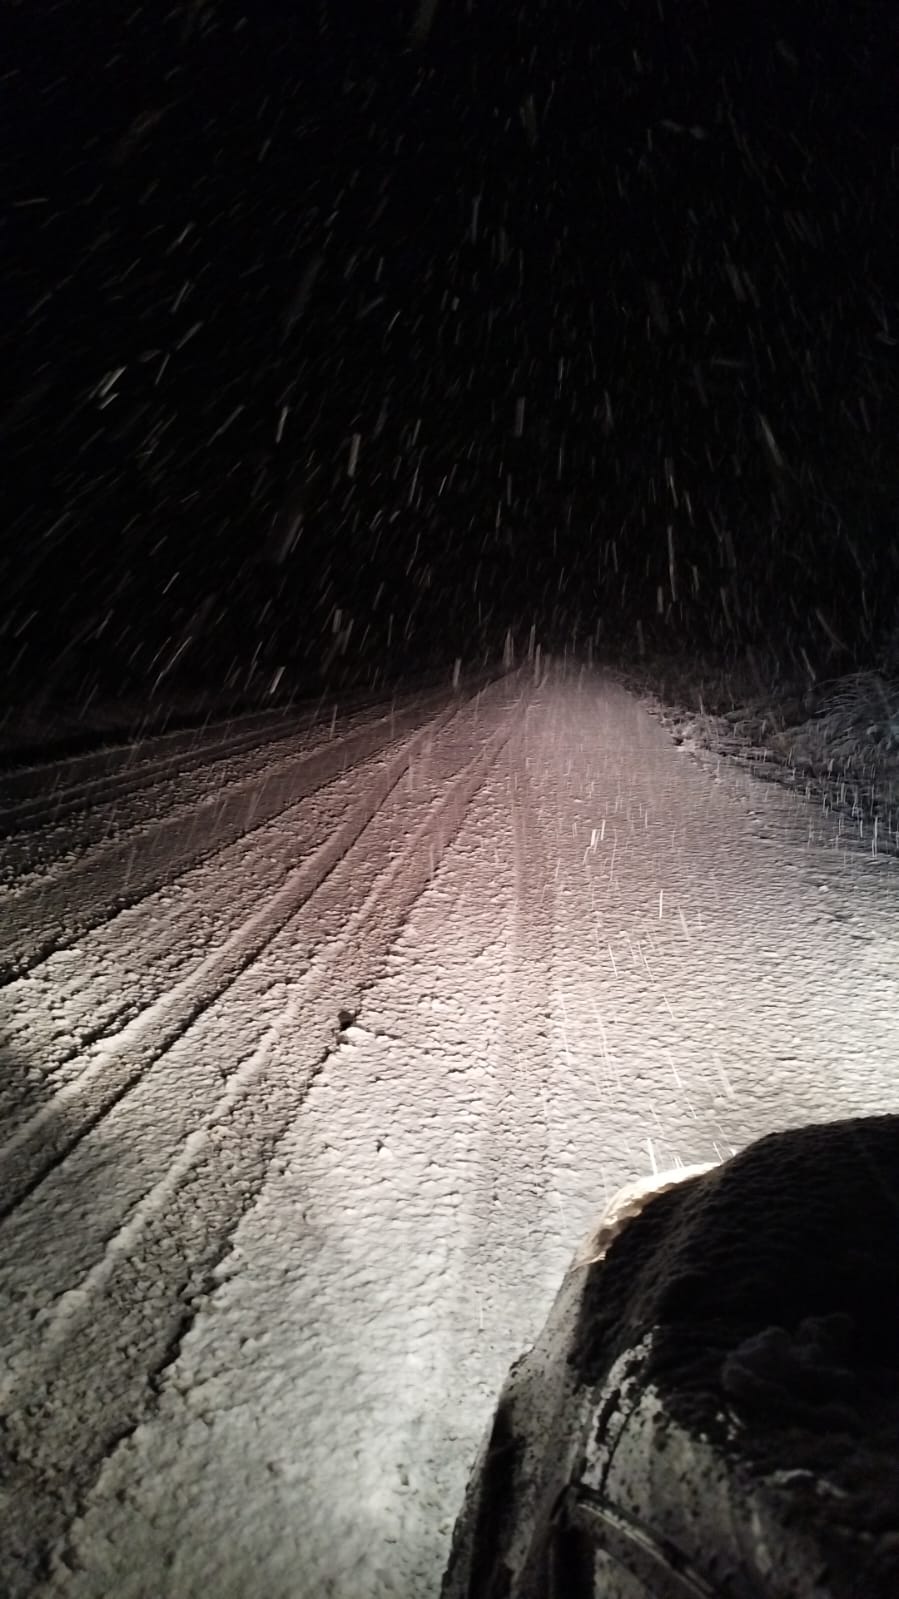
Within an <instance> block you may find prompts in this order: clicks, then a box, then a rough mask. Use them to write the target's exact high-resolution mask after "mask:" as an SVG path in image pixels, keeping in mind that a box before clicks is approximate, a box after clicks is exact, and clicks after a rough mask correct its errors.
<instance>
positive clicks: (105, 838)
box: [0, 691, 447, 893]
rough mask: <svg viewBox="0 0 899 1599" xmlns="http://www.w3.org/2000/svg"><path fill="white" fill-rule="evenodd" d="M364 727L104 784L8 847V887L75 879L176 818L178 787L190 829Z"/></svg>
mask: <svg viewBox="0 0 899 1599" xmlns="http://www.w3.org/2000/svg"><path fill="white" fill-rule="evenodd" d="M446 699H447V695H446V692H445V691H444V692H442V693H440V694H438V695H432V696H431V697H430V699H429V700H427V701H425V700H424V699H418V700H416V704H415V708H416V710H417V711H418V712H419V713H420V714H425V713H429V712H430V711H431V710H433V708H434V706H435V705H440V704H445V703H446ZM380 709H381V710H382V711H383V713H384V714H383V716H382V717H381V718H380V719H379V720H381V721H382V722H383V721H385V720H386V719H387V717H388V716H392V717H393V719H394V721H395V718H396V714H397V712H396V708H395V707H391V708H390V710H389V711H388V710H386V709H385V708H384V706H383V702H382V703H381V706H380ZM360 725H362V726H366V727H368V728H369V729H371V728H372V727H373V725H374V723H373V721H372V718H371V717H369V718H367V719H363V718H362V717H361V716H360V715H345V716H344V717H342V719H341V725H340V728H339V729H338V730H337V731H336V733H335V728H334V727H330V728H329V727H328V726H323V727H322V726H320V727H319V728H318V730H317V736H316V730H315V729H314V728H304V727H302V726H301V725H300V723H299V722H298V723H297V725H296V727H295V728H294V729H293V731H291V732H284V730H283V729H282V730H281V731H280V733H279V735H278V736H277V737H276V736H274V731H273V732H271V733H270V734H269V735H268V736H267V737H259V736H257V737H255V738H253V739H252V740H248V741H246V746H245V748H243V749H242V750H241V749H237V750H229V751H226V752H225V753H221V752H220V750H218V749H216V750H214V751H212V752H211V754H210V758H209V759H208V761H207V760H203V759H202V758H201V757H198V758H197V759H196V760H194V761H189V762H188V763H187V764H183V763H181V762H179V761H178V760H173V761H172V762H171V763H167V764H169V765H170V770H168V771H167V772H162V773H160V774H159V776H158V778H157V777H154V776H150V775H147V776H146V777H145V778H143V779H141V780H140V781H139V782H136V783H131V782H129V781H128V774H127V773H123V774H121V778H120V780H119V782H118V783H117V784H116V783H113V784H112V785H107V784H106V783H105V782H104V781H103V780H98V781H97V784H96V795H95V796H94V798H93V803H90V799H86V800H85V799H82V798H80V797H79V798H78V799H77V800H76V801H73V803H72V804H71V806H66V805H64V806H63V807H62V817H63V818H65V817H66V815H68V820H65V819H60V817H59V816H57V814H56V809H55V806H54V807H53V810H52V813H51V814H49V815H47V816H46V817H44V819H43V821H42V822H41V824H40V826H38V827H36V828H35V829H34V830H32V829H22V830H20V831H18V832H13V833H12V834H11V836H7V837H6V838H5V839H4V840H3V844H2V859H0V871H2V877H3V879H4V880H5V881H7V882H9V883H17V885H18V890H17V891H18V892H19V893H21V892H22V889H23V888H25V887H26V886H29V887H30V886H36V885H37V883H38V882H42V881H43V882H45V881H46V880H48V879H50V878H52V877H53V876H55V875H59V874H60V873H61V872H62V873H65V872H70V871H71V870H72V866H73V865H74V864H75V862H76V861H77V860H78V858H79V857H83V856H85V855H87V854H88V853H89V852H90V851H91V850H96V849H98V848H103V847H108V845H109V844H110V842H113V841H114V842H116V843H118V844H120V845H121V844H123V843H124V842H125V841H126V839H127V838H131V837H133V836H134V835H135V834H136V833H139V832H140V831H141V830H142V829H144V828H146V827H147V826H148V825H153V823H154V822H155V820H156V817H157V816H158V815H159V812H160V810H167V811H168V812H169V814H170V815H174V811H173V808H172V806H171V804H170V800H171V792H172V787H173V784H174V783H175V782H177V794H178V801H177V805H178V811H179V813H180V814H181V816H182V817H183V818H184V822H185V826H187V827H189V826H190V823H191V813H192V812H194V811H201V810H202V808H203V807H204V806H208V807H212V806H213V805H217V804H219V803H220V801H221V796H222V794H223V792H225V791H226V790H228V789H234V788H235V787H236V786H237V785H238V784H240V783H244V784H249V785H251V786H253V787H255V786H257V785H258V784H260V783H261V782H263V781H272V780H273V779H274V778H276V776H277V774H278V772H279V771H280V772H287V770H288V769H289V768H290V767H291V766H292V765H295V763H296V761H297V759H298V758H300V757H308V756H309V755H311V754H315V753H318V752H324V751H325V750H326V749H333V748H334V747H335V745H336V744H337V743H338V741H340V740H343V739H345V738H346V737H347V736H348V735H349V734H351V733H353V732H355V731H358V729H359V727H360ZM119 791H121V792H119ZM86 806H88V807H89V808H85V807H86Z"/></svg>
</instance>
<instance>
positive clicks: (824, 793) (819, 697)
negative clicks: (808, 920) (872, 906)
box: [614, 660, 899, 855]
mask: <svg viewBox="0 0 899 1599" xmlns="http://www.w3.org/2000/svg"><path fill="white" fill-rule="evenodd" d="M614 675H615V676H617V677H618V678H619V679H620V680H621V681H622V682H624V683H626V684H627V686H628V687H630V688H632V689H634V690H635V691H636V692H637V693H638V694H639V695H640V698H641V700H642V701H643V703H644V704H645V705H646V707H647V709H648V710H650V711H651V712H652V713H653V715H655V716H656V717H658V719H659V721H660V722H661V723H662V724H663V726H665V727H667V728H668V729H669V730H670V732H671V735H672V737H673V738H674V740H675V742H676V743H678V744H682V745H684V746H686V747H687V748H689V749H691V750H693V751H695V752H696V753H697V754H712V755H715V756H722V755H723V756H727V757H728V758H729V759H732V760H734V761H736V762H737V763H738V764H740V765H742V766H744V767H745V768H747V769H749V770H751V771H752V772H753V774H754V775H755V776H756V777H758V778H760V779H763V780H765V781H768V782H775V783H779V784H781V785H782V786H783V787H786V788H792V789H794V790H795V791H796V792H797V793H800V794H803V795H804V796H805V797H806V798H807V799H809V800H812V801H814V802H815V803H816V804H819V805H821V807H822V809H824V810H827V811H831V812H832V813H833V814H834V815H835V816H836V817H837V818H838V819H839V825H840V828H841V830H844V831H845V833H846V835H847V838H854V839H855V840H856V841H857V842H858V843H859V844H861V846H862V847H864V848H869V849H870V850H871V852H872V853H873V854H878V853H884V854H891V855H896V854H899V677H897V676H896V675H895V674H887V673H885V672H877V671H865V672H853V673H850V674H847V675H845V676H843V677H838V678H830V679H828V680H826V681H821V682H816V683H814V684H809V683H805V684H799V685H797V684H796V683H795V682H785V683H780V684H776V683H775V684H772V685H771V686H767V687H766V686H765V684H764V683H763V682H762V681H761V680H760V675H759V674H758V673H754V672H753V671H752V670H751V669H750V668H749V667H747V666H744V667H742V668H740V667H738V668H733V669H730V670H725V669H724V668H721V667H711V668H704V667H702V666H701V665H695V664H688V663H686V662H683V661H670V660H657V661H654V662H653V661H648V662H647V663H646V664H645V665H644V666H640V667H633V666H629V667H627V668H621V669H617V670H616V671H615V674H614Z"/></svg>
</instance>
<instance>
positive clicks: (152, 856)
mask: <svg viewBox="0 0 899 1599" xmlns="http://www.w3.org/2000/svg"><path fill="white" fill-rule="evenodd" d="M440 697H441V698H442V699H444V700H445V698H446V696H445V695H442V696H440ZM457 704H458V701H456V702H455V703H454V704H453V705H452V707H451V708H450V711H449V712H448V714H452V712H453V711H454V710H455V708H456V706H457ZM420 717H421V706H420V704H415V705H414V706H412V707H409V708H408V709H407V710H405V711H404V712H401V713H399V714H397V715H393V714H388V715H387V716H385V717H382V718H379V720H378V722H377V723H375V724H374V726H375V728H376V729H378V731H376V732H373V729H372V724H370V723H369V724H366V725H365V726H363V727H362V728H359V729H358V730H356V731H355V732H352V733H349V734H347V735H346V736H345V737H343V738H341V739H337V740H334V741H332V742H330V743H329V744H328V745H326V746H325V747H324V748H315V749H313V750H311V751H309V752H307V753H305V754H301V755H299V756H297V758H296V760H295V761H292V762H289V763H286V770H285V771H283V772H276V773H274V774H270V775H269V776H267V777H266V776H264V775H263V777H262V778H261V780H260V777H259V776H258V775H257V776H254V777H249V778H247V779H245V780H244V781H243V782H241V783H240V784H238V785H237V786H236V787H235V788H234V789H231V790H226V791H225V792H224V794H223V793H221V792H219V793H216V794H213V795H211V796H209V797H208V798H207V799H206V800H204V801H203V803H202V805H201V806H200V807H198V808H197V810H196V811H194V812H193V813H192V816H193V821H194V828H193V830H192V831H191V830H188V828H187V827H186V824H185V818H184V816H183V815H181V814H180V813H178V812H177V811H176V812H174V813H170V814H168V815H166V816H164V817H162V818H160V820H159V821H158V822H157V823H156V824H155V825H154V826H153V827H149V828H147V827H145V828H143V829H141V830H139V831H138V833H137V834H136V835H129V836H125V837H123V838H120V839H117V840H114V841H113V842H111V843H110V844H108V845H107V846H106V847H101V848H100V849H98V850H97V851H96V853H95V854H93V855H89V856H88V857H87V858H85V859H84V860H82V861H80V862H78V863H76V864H75V865H73V866H71V868H69V869H67V870H63V871H62V872H61V873H60V874H59V875H58V876H56V877H50V879H49V880H46V879H43V880H39V881H38V882H37V883H34V884H27V885H25V886H24V887H23V888H22V889H21V890H20V891H18V892H16V891H12V892H10V893H8V894H7V896H6V900H7V911H6V921H5V924H4V927H3V929H2V931H0V982H3V981H6V982H8V981H9V980H10V979H11V978H13V977H15V976H19V975H21V974H23V973H24V972H27V971H29V970H31V969H32V968H33V967H34V966H36V965H37V964H38V963H39V962H40V961H42V960H44V959H46V957H47V956H48V955H50V954H52V953H53V951H54V950H58V949H62V948H64V947H65V946H66V945H67V944H68V943H71V942H73V941H74V940H76V939H77V938H78V937H79V936H81V935H82V934H84V933H86V932H89V931H90V929H91V928H92V927H96V926H97V925H98V924H99V923H100V922H102V921H106V920H108V919H109V916H110V914H111V913H115V912H118V911H121V910H123V909H126V908H128V907H130V906H132V905H135V904H137V902H138V901H139V900H141V899H143V898H144V897H146V895H147V894H149V893H152V892H153V891H154V889H156V888H159V887H160V886H161V885H162V884H163V883H165V882H166V881H170V880H171V878H172V877H173V876H176V875H177V874H178V873H179V872H182V871H184V870H185V868H187V867H188V866H192V865H195V864H197V863H199V862H201V861H203V860H206V859H208V858H209V857H210V856H211V855H213V854H215V853H216V852H217V851H219V850H221V849H223V848H226V847H227V846H228V845H230V844H232V843H233V842H234V841H235V840H236V839H238V838H242V837H244V836H246V834H248V833H250V832H252V831H254V830H255V829H257V828H259V827H261V826H263V825H264V824H265V823H267V822H269V821H271V820H272V818H273V817H274V816H276V815H278V814H279V812H281V811H283V810H285V809H286V808H287V807H288V806H290V805H292V804H296V803H297V801H298V800H300V799H302V798H305V797H308V795H309V794H310V793H311V792H313V791H314V790H315V789H316V788H320V787H322V786H323V785H324V784H325V783H327V782H330V781H331V780H332V779H333V778H334V777H335V776H336V775H338V774H339V773H340V772H343V771H345V770H346V769H347V768H348V767H349V766H351V765H355V764H357V763H358V762H360V761H362V760H364V759H366V758H369V757H371V756H372V755H377V754H378V753H379V752H380V750H382V749H383V748H385V747H386V746H388V745H389V744H391V743H393V742H395V740H396V738H397V737H398V736H402V735H403V734H404V733H406V732H411V731H414V723H415V722H416V721H420ZM410 723H412V724H413V725H412V726H409V724H410ZM204 812H208V813H209V821H210V822H211V824H212V825H211V826H210V827H209V828H208V830H207V831H205V832H203V833H202V834H201V831H200V822H201V820H205V819H206V818H205V817H204V816H203V813H204Z"/></svg>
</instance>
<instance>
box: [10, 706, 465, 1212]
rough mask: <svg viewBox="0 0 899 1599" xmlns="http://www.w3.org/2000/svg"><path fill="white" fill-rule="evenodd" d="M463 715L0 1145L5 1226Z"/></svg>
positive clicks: (402, 760) (428, 733) (375, 786)
mask: <svg viewBox="0 0 899 1599" xmlns="http://www.w3.org/2000/svg"><path fill="white" fill-rule="evenodd" d="M455 714H457V713H455V712H453V711H451V710H450V711H447V712H445V713H444V714H443V715H442V716H441V717H438V718H437V719H436V723H428V724H427V726H426V727H425V728H423V729H422V730H421V731H420V732H419V733H418V735H417V736H416V737H415V738H414V739H413V740H412V741H411V742H410V743H409V744H407V745H406V746H405V748H404V749H403V750H402V751H401V753H400V754H399V755H398V756H397V757H395V758H394V759H393V760H392V761H390V762H388V764H387V765H386V767H385V768H384V770H383V771H382V772H381V773H378V774H376V775H375V776H374V777H373V780H372V783H371V785H370V787H369V788H368V789H367V791H366V794H365V797H364V799H363V800H362V801H361V802H360V804H359V805H358V806H357V807H355V808H354V809H353V810H352V811H351V813H350V814H349V815H348V816H347V817H346V818H345V819H344V820H343V822H342V823H341V824H340V825H339V826H338V828H337V829H336V831H335V832H334V833H332V834H331V836H330V837H329V838H327V839H326V840H325V841H324V843H322V844H320V845H319V847H318V848H317V849H316V850H315V851H314V853H313V854H312V855H311V856H310V858H309V859H308V860H304V861H303V862H302V863H301V865H300V866H298V867H296V868H295V870H294V871H292V872H291V873H290V874H289V875H288V877H287V879H286V881H285V883H284V884H283V886H282V888H281V889H280V890H279V892H278V893H277V894H275V896H274V897H273V898H272V899H270V900H267V901H266V902H265V904H263V905H261V906H260V907H259V909H258V910H257V911H255V912H254V914H253V915H251V916H250V917H249V918H247V920H246V921H244V922H243V923H242V924H241V925H240V926H239V927H238V928H237V929H235V931H234V932H232V933H231V934H229V936H228V937H227V938H226V939H225V941H224V942H223V944H222V945H221V947H220V948H218V949H215V950H213V951H212V952H211V953H210V954H209V955H207V956H206V957H205V959H203V960H202V961H201V962H200V963H199V965H198V966H196V967H195V968H194V969H193V970H192V971H191V972H189V973H188V975H187V976H186V977H184V978H182V980H181V981H180V982H178V983H176V984H175V986H174V987H173V988H171V989H169V990H168V991H166V992H165V993H163V994H162V995H161V996H160V998H159V999H157V1000H156V1001H155V1002H154V1003H153V1004H151V1005H150V1006H148V1007H147V1008H146V1009H145V1010H143V1011H141V1012H140V1014H139V1015H138V1016H136V1017H135V1018H134V1020H133V1021H131V1022H129V1023H127V1024H126V1026H125V1027H124V1028H122V1029H121V1031H120V1032H119V1033H117V1034H114V1035H112V1036H111V1037H108V1038H105V1039H103V1040H101V1041H100V1042H98V1043H97V1044H96V1045H94V1046H93V1047H92V1048H90V1049H89V1050H88V1051H87V1052H86V1055H85V1056H83V1057H82V1061H83V1064H82V1065H81V1068H80V1070H79V1071H78V1072H77V1075H75V1076H73V1077H71V1078H70V1080H69V1081H68V1082H66V1083H65V1084H64V1086H63V1087H62V1088H60V1089H59V1091H58V1092H57V1093H56V1094H55V1095H54V1096H53V1097H52V1098H51V1099H49V1100H47V1101H46V1103H45V1104H43V1105H42V1106H41V1108H40V1109H39V1110H38V1111H37V1112H36V1113H35V1114H33V1115H31V1116H29V1117H28V1119H27V1120H26V1121H25V1122H24V1123H23V1124H22V1125H21V1126H20V1127H18V1128H17V1129H16V1130H15V1131H14V1132H13V1133H12V1135H11V1136H10V1137H8V1138H7V1139H6V1141H5V1142H4V1143H3V1145H2V1146H0V1194H2V1199H0V1220H2V1219H3V1218H4V1217H5V1216H7V1215H9V1214H10V1212H11V1211H13V1210H14V1209H15V1208H16V1206H17V1205H18V1204H20V1203H21V1201H22V1199H23V1198H25V1197H26V1196H27V1195H28V1194H29V1193H31V1192H32V1191H33V1190H34V1189H35V1187H36V1186H37V1184H38V1183H40V1182H41V1181H42V1179H43V1177H44V1176H45V1175H46V1174H47V1173H48V1172H49V1171H51V1170H52V1169H53V1168H54V1167H55V1166H57V1165H58V1164H59V1163H60V1161H62V1160H64V1159H65V1157H66V1155H67V1154H68V1153H69V1151H70V1150H71V1149H72V1148H74V1146H75V1144H77V1142H78V1141H79V1139H80V1138H82V1137H83V1136H84V1135H85V1133H87V1132H89V1131H90V1129H91V1128H93V1127H95V1126H96V1125H97V1123H98V1122H99V1121H100V1120H101V1119H102V1117H104V1116H105V1115H106V1114H107V1113H108V1112H109V1111H110V1110H111V1109H112V1108H113V1106H114V1105H116V1104H117V1103H118V1102H119V1100H120V1099H122V1097H123V1096H124V1095H125V1094H127V1093H128V1092H129V1091H130V1090H131V1089H132V1088H133V1087H134V1085H135V1084H136V1083H138V1082H139V1081H140V1079H141V1077H142V1076H143V1075H144V1073H145V1072H146V1071H147V1070H148V1068H149V1067H151V1066H152V1065H153V1063H154V1062H155V1061H156V1060H158V1059H159V1058H160V1056H162V1055H163V1054H164V1053H165V1051H166V1050H168V1049H170V1048H171V1046H172V1045H173V1044H174V1043H175V1041H176V1040H177V1039H178V1038H180V1037H182V1036H183V1035H184V1034H185V1033H186V1032H187V1030H188V1029H189V1028H190V1027H191V1026H193V1025H194V1024H195V1023H196V1022H197V1021H198V1020H199V1018H200V1017H201V1016H202V1015H203V1014H204V1013H205V1012H206V1011H207V1010H209V1009H210V1007H211V1006H212V1005H214V1004H215V1003H216V1002H217V1001H218V1000H219V999H221V997H222V995H223V994H224V993H225V991H226V990H227V989H228V988H230V987H231V986H232V985H233V984H234V983H235V982H236V980H237V978H238V977H239V976H240V975H241V973H243V972H245V971H246V970H247V969H248V968H249V967H250V966H251V965H252V964H253V963H254V962H255V961H256V960H258V958H259V956H260V955H261V953H262V951H263V950H264V948H265V947H266V945H267V944H269V943H271V941H272V939H273V938H275V937H276V935H277V934H278V933H279V932H280V931H282V929H283V928H284V927H285V926H286V924H287V923H289V922H290V921H291V919H292V918H293V917H294V916H295V915H296V913H297V911H298V910H299V909H300V907H301V906H302V905H303V904H304V903H305V902H306V900H308V899H309V898H310V897H311V896H312V895H313V894H314V893H315V892H316V890H317V889H318V888H319V887H320V886H321V884H322V883H323V882H324V880H325V878H326V877H327V876H328V875H329V874H330V873H331V872H332V871H333V870H334V867H335V866H336V865H337V863H338V862H339V861H340V860H341V859H342V858H343V856H344V855H346V854H347V853H348V852H349V850H351V849H352V847H353V845H354V844H355V843H356V842H357V840H358V839H359V837H360V835H361V834H362V833H363V831H364V830H365V828H366V827H367V826H368V824H369V823H370V821H371V820H372V818H373V816H374V815H375V813H376V812H377V810H378V809H379V808H380V806H381V805H383V804H384V802H385V800H386V799H387V797H388V795H389V794H390V792H391V790H392V789H393V788H394V787H395V786H396V784H397V783H398V782H400V781H401V779H402V777H403V775H404V774H405V772H406V771H407V769H408V766H409V762H410V761H411V760H412V758H413V756H414V754H415V751H416V749H417V748H418V747H419V746H420V744H422V743H423V742H424V741H425V740H426V739H427V738H428V737H433V736H434V733H435V731H437V730H439V729H440V728H441V727H443V726H445V724H446V723H447V722H448V721H449V720H450V719H451V718H452V717H453V716H454V715H455Z"/></svg>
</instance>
